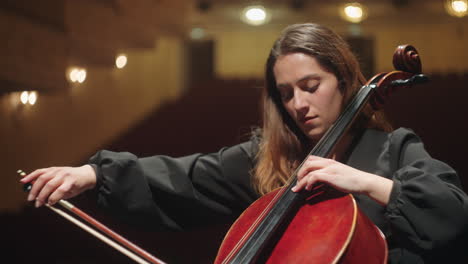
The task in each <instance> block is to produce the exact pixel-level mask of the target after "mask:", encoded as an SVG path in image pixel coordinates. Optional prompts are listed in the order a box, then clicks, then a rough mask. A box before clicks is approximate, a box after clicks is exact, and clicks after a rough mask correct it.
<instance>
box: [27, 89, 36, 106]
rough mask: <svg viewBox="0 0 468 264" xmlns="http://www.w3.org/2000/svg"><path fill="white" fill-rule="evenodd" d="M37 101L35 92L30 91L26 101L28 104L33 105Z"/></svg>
mask: <svg viewBox="0 0 468 264" xmlns="http://www.w3.org/2000/svg"><path fill="white" fill-rule="evenodd" d="M36 101H37V93H36V92H30V93H29V96H28V102H29V104H30V105H34V104H35V103H36Z"/></svg>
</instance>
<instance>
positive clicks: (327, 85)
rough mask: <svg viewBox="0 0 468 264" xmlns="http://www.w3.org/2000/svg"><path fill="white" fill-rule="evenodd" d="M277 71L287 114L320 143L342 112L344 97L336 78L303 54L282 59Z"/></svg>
mask: <svg viewBox="0 0 468 264" xmlns="http://www.w3.org/2000/svg"><path fill="white" fill-rule="evenodd" d="M273 72H274V74H275V78H276V87H277V89H278V90H279V92H280V94H281V100H282V102H283V105H284V107H285V109H286V111H287V112H288V113H289V115H290V116H291V117H292V119H293V120H294V121H295V122H296V124H297V125H298V126H299V128H300V129H301V130H302V132H304V134H305V135H306V136H307V137H308V138H309V139H310V140H311V142H312V143H316V142H317V141H318V140H319V139H320V138H321V137H322V135H323V134H324V133H325V132H326V131H327V130H328V128H329V127H330V126H331V125H332V124H333V123H334V122H335V120H336V119H337V118H338V115H339V114H340V112H341V106H342V100H343V95H342V94H341V92H340V90H339V88H338V80H337V78H336V76H335V75H334V74H333V73H330V72H328V71H326V70H325V69H324V68H323V67H322V66H320V64H319V63H318V62H317V60H316V59H315V58H313V57H311V56H309V55H306V54H303V53H290V54H287V55H283V56H280V57H278V59H277V60H276V64H275V66H274V68H273Z"/></svg>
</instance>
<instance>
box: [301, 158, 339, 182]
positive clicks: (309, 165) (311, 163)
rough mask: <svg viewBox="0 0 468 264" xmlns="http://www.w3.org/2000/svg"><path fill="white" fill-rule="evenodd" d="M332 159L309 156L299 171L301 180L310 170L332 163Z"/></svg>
mask: <svg viewBox="0 0 468 264" xmlns="http://www.w3.org/2000/svg"><path fill="white" fill-rule="evenodd" d="M330 162H331V160H329V159H325V158H321V157H317V156H312V155H311V156H309V157H308V158H307V160H306V161H305V162H304V164H303V165H302V167H301V168H300V169H299V171H298V172H297V178H298V179H299V180H300V179H302V178H304V177H305V176H306V175H307V174H309V173H310V172H313V171H315V170H319V169H322V168H324V167H326V166H328V165H330Z"/></svg>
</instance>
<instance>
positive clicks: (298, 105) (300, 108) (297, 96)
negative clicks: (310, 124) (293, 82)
mask: <svg viewBox="0 0 468 264" xmlns="http://www.w3.org/2000/svg"><path fill="white" fill-rule="evenodd" d="M293 106H294V109H295V110H296V111H297V112H298V113H300V114H307V112H308V110H309V104H308V102H307V100H306V97H305V96H304V94H303V91H301V90H300V89H296V90H295V91H294V98H293Z"/></svg>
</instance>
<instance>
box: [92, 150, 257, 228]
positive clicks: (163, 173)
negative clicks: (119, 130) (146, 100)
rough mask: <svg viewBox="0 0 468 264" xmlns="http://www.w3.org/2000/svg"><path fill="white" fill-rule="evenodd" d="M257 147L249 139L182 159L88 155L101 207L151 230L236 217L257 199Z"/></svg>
mask: <svg viewBox="0 0 468 264" xmlns="http://www.w3.org/2000/svg"><path fill="white" fill-rule="evenodd" d="M253 156H254V147H253V143H252V142H246V143H243V144H240V145H236V146H233V147H230V148H223V149H221V150H220V151H219V152H217V153H212V154H208V155H203V154H194V155H190V156H186V157H181V158H171V157H167V156H152V157H146V158H137V157H136V156H135V155H133V154H131V153H126V152H122V153H116V152H110V151H100V152H98V153H97V154H96V155H95V156H93V157H92V158H91V159H90V164H92V165H93V166H94V168H95V169H96V172H97V176H98V184H97V193H98V205H99V206H100V207H104V208H105V209H106V210H108V211H110V212H111V213H113V214H115V215H117V216H118V217H120V218H122V219H123V220H124V221H127V222H130V223H132V224H136V225H139V226H143V227H145V228H151V229H161V228H166V229H167V228H169V229H175V230H183V229H186V228H189V227H192V226H195V225H202V224H204V225H206V224H209V223H212V222H216V221H220V220H232V219H235V218H236V217H237V216H238V215H239V214H240V213H241V212H242V211H243V210H244V209H245V208H246V207H247V206H248V205H249V204H250V203H251V202H252V201H253V200H254V199H256V198H257V197H256V194H255V192H254V191H253V189H252V187H251V184H250V171H251V170H252V168H253V160H254V158H253Z"/></svg>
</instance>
